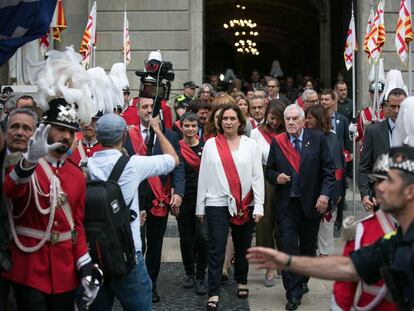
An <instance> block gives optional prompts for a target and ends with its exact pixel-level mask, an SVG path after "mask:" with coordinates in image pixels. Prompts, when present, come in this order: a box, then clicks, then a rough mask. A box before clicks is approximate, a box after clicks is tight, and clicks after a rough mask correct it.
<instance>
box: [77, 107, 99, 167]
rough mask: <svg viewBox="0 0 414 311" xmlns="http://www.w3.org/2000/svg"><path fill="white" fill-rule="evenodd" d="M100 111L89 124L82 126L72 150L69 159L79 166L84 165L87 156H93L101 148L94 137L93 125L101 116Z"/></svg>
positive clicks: (86, 161)
mask: <svg viewBox="0 0 414 311" xmlns="http://www.w3.org/2000/svg"><path fill="white" fill-rule="evenodd" d="M102 115H103V114H102V112H99V113H98V114H97V115H96V116H94V117H93V118H92V122H91V124H89V125H84V126H82V129H81V130H82V134H83V135H81V137H79V138H78V137H77V144H76V148H75V150H73V152H72V154H71V156H70V158H71V160H72V161H73V162H74V163H76V164H78V165H79V166H81V167H84V166H86V163H88V158H90V157H91V156H93V154H94V153H95V152H97V151H101V150H102V146H101V144H100V143H99V141H98V139H97V138H96V132H95V125H96V121H98V119H99V118H100V117H101V116H102Z"/></svg>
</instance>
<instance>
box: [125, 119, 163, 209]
mask: <svg viewBox="0 0 414 311" xmlns="http://www.w3.org/2000/svg"><path fill="white" fill-rule="evenodd" d="M128 133H129V137H130V138H131V143H132V147H133V148H134V151H135V153H136V154H139V155H142V156H146V155H147V145H145V143H144V139H143V138H142V135H141V129H140V127H139V126H134V127H131V128H130V129H129V130H128ZM148 184H149V185H150V187H151V190H152V192H153V193H154V196H155V199H154V200H152V202H151V203H152V207H151V209H150V212H151V214H153V215H154V216H158V217H165V216H167V214H168V210H167V207H168V206H169V204H170V197H171V185H170V177H168V178H167V182H166V183H165V185H164V186H163V185H162V182H161V179H160V177H159V176H152V177H149V178H148Z"/></svg>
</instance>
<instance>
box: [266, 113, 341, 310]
mask: <svg viewBox="0 0 414 311" xmlns="http://www.w3.org/2000/svg"><path fill="white" fill-rule="evenodd" d="M284 118H285V125H286V133H282V134H279V135H277V136H276V137H275V138H274V139H273V141H272V144H271V146H270V153H269V158H268V162H267V165H266V172H265V174H266V178H267V180H268V181H269V182H270V183H271V184H273V185H274V186H275V191H276V197H277V200H276V201H275V215H276V221H277V230H278V232H279V235H280V241H281V245H282V251H284V252H287V253H289V254H296V255H306V256H315V253H316V242H317V234H318V230H319V223H320V220H321V216H322V214H324V213H325V212H326V211H327V209H328V203H329V200H330V196H331V193H332V191H333V187H334V184H335V168H334V164H333V162H332V159H331V156H330V153H329V149H328V146H327V141H326V137H325V135H324V134H323V133H322V132H320V131H316V130H310V129H305V128H304V119H305V113H304V111H303V109H302V108H301V107H300V106H298V105H290V106H288V107H287V108H286V109H285V111H284ZM282 278H283V285H284V287H285V290H286V298H287V300H288V302H287V304H286V310H296V309H297V307H298V306H299V304H300V302H301V299H302V295H303V294H304V291H305V292H307V291H308V288H307V285H306V284H307V281H308V279H307V278H305V277H303V276H300V275H298V274H295V273H291V272H283V273H282Z"/></svg>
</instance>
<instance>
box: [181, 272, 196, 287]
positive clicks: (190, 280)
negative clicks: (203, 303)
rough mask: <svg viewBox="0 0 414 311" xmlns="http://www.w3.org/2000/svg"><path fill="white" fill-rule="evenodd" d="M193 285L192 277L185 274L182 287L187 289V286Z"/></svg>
mask: <svg viewBox="0 0 414 311" xmlns="http://www.w3.org/2000/svg"><path fill="white" fill-rule="evenodd" d="M194 285H195V279H194V277H193V276H191V275H189V276H187V278H186V279H185V280H184V283H183V287H184V288H187V289H189V288H193V287H194Z"/></svg>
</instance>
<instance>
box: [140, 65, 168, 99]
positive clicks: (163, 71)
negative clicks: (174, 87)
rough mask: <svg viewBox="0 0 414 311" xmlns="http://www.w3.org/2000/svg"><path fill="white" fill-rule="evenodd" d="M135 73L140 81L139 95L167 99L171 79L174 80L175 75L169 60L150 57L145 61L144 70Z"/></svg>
mask: <svg viewBox="0 0 414 311" xmlns="http://www.w3.org/2000/svg"><path fill="white" fill-rule="evenodd" d="M135 74H136V75H137V76H139V77H140V81H141V85H140V87H139V97H145V98H154V99H156V98H158V99H163V100H168V99H169V97H170V91H171V81H174V77H175V74H174V69H173V64H172V63H171V62H167V61H158V60H156V59H151V60H148V61H146V62H145V70H144V71H135ZM164 80H165V82H164Z"/></svg>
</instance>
